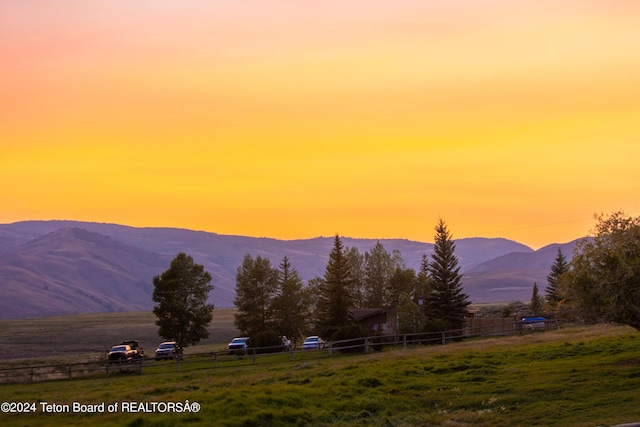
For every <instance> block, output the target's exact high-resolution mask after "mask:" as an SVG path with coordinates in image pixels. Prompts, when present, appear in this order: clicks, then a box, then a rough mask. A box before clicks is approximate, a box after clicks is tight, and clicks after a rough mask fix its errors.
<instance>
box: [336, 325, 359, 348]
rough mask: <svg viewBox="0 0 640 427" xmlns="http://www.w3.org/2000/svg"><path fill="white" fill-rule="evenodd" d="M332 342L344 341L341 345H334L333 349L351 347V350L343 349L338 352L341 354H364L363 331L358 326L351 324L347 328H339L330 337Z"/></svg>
mask: <svg viewBox="0 0 640 427" xmlns="http://www.w3.org/2000/svg"><path fill="white" fill-rule="evenodd" d="M331 340H332V341H344V340H348V341H344V342H341V343H337V344H335V346H334V347H336V348H340V347H353V348H343V349H342V350H340V352H341V353H363V352H364V344H365V339H364V331H363V330H362V328H361V327H360V325H357V324H352V325H348V326H343V327H341V328H339V329H338V330H337V331H336V332H335V333H334V334H333V336H332V337H331Z"/></svg>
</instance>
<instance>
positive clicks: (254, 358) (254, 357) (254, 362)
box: [253, 348, 256, 365]
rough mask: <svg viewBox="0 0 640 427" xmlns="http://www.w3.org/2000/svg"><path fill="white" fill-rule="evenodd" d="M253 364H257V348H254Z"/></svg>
mask: <svg viewBox="0 0 640 427" xmlns="http://www.w3.org/2000/svg"><path fill="white" fill-rule="evenodd" d="M253 364H254V365H255V364H256V349H255V348H254V349H253Z"/></svg>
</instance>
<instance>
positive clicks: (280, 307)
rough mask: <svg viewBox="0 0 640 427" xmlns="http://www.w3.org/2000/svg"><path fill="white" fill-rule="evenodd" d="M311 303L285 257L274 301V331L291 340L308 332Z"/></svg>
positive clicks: (296, 273)
mask: <svg viewBox="0 0 640 427" xmlns="http://www.w3.org/2000/svg"><path fill="white" fill-rule="evenodd" d="M308 307H309V301H308V299H307V298H306V295H305V292H304V291H303V287H302V279H301V278H300V276H299V275H298V272H297V271H296V269H294V268H293V267H291V263H290V262H289V258H287V257H284V259H283V260H282V262H281V263H280V270H279V272H278V292H277V295H276V296H275V297H274V299H273V304H272V308H273V319H274V329H275V330H277V331H279V332H280V333H281V334H283V335H286V336H287V337H289V338H297V337H299V336H301V335H302V333H303V332H304V331H305V330H306V325H307V322H308V320H307V319H308V315H309V308H308Z"/></svg>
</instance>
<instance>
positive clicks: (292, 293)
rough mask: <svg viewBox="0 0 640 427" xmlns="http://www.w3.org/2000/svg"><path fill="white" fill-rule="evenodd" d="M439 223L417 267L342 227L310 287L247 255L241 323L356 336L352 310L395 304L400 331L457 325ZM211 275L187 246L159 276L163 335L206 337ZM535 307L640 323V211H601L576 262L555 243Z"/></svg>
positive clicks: (273, 333)
mask: <svg viewBox="0 0 640 427" xmlns="http://www.w3.org/2000/svg"><path fill="white" fill-rule="evenodd" d="M435 231H436V235H435V245H434V253H433V254H432V256H431V258H429V257H428V256H427V255H426V254H425V255H423V258H422V262H421V265H420V268H419V270H418V271H417V272H416V271H414V270H413V269H410V268H407V267H406V265H405V263H404V261H403V260H402V255H401V254H400V252H399V251H392V252H391V253H389V252H388V251H387V250H386V249H385V248H384V246H383V245H382V244H381V243H380V242H378V243H377V244H376V245H375V246H374V247H373V248H372V249H371V250H370V251H367V252H365V253H364V254H361V253H360V252H359V251H358V250H357V249H356V248H346V247H344V245H343V243H342V240H341V239H340V236H339V235H336V236H335V239H334V243H333V247H332V249H331V252H330V254H329V261H328V263H327V266H326V268H325V273H324V275H323V276H321V277H315V278H313V279H311V280H309V281H308V282H307V284H306V286H305V285H304V284H303V281H302V280H301V278H300V276H299V275H298V273H297V271H296V269H295V267H293V266H292V265H291V263H290V261H289V259H288V258H287V257H284V258H283V260H282V262H281V263H280V265H279V267H278V268H274V267H273V266H272V265H271V262H270V260H269V259H268V258H265V257H260V256H257V257H255V258H254V257H252V256H251V255H250V254H247V255H245V257H244V259H243V261H242V264H241V265H240V266H239V267H238V269H237V274H236V298H235V304H236V307H237V309H238V311H237V314H236V317H235V324H236V327H237V328H238V329H239V330H240V332H241V333H242V334H243V335H248V336H251V337H252V338H254V339H257V342H255V344H256V345H260V344H265V345H270V342H271V341H272V340H274V339H277V336H278V335H287V336H288V337H299V336H302V335H304V334H306V333H310V332H315V333H317V334H319V335H322V336H324V337H326V338H327V339H342V338H353V337H356V336H362V335H361V334H364V332H365V331H362V330H360V329H359V327H358V326H357V324H356V322H355V320H354V319H353V317H352V314H351V309H353V308H381V307H386V306H395V307H396V308H397V315H398V318H397V320H398V332H400V333H410V332H420V331H439V330H446V329H457V328H460V327H461V326H462V325H463V323H464V317H465V314H466V313H467V308H468V306H469V304H470V302H469V300H468V295H467V294H465V293H464V290H463V287H462V275H461V274H460V267H459V266H458V259H457V257H456V255H455V243H454V241H453V239H452V236H451V233H450V232H449V231H448V229H447V226H446V224H445V223H444V221H443V220H440V221H439V222H438V224H437V225H436V227H435ZM210 281H211V275H210V274H209V273H208V272H206V271H205V270H204V268H203V267H202V265H199V264H195V263H194V261H193V259H192V258H191V257H190V256H189V255H187V254H185V253H180V254H178V256H176V258H175V259H174V260H173V261H172V262H171V266H170V268H169V269H168V270H167V271H165V272H164V273H162V274H161V275H159V276H155V277H154V278H153V284H154V291H153V296H152V298H153V301H154V302H155V303H156V305H155V306H154V308H153V312H154V314H155V315H156V317H157V321H156V324H157V325H158V327H159V329H158V334H159V336H161V337H163V338H166V339H167V340H175V341H176V342H177V343H178V344H179V345H180V346H183V347H186V346H187V345H190V344H195V343H197V342H199V341H200V340H201V339H203V338H207V337H208V335H209V333H208V331H207V325H208V324H209V323H210V322H211V319H212V311H213V305H211V304H207V299H208V294H209V292H210V291H211V290H212V289H213V286H212V285H211V284H210ZM531 309H532V311H534V313H535V314H538V313H543V312H544V313H549V314H551V315H553V316H556V317H559V318H563V319H568V320H574V321H581V322H585V323H595V322H614V323H618V324H624V325H629V326H631V327H633V328H635V329H637V330H640V217H631V216H627V215H626V214H624V213H623V212H614V213H612V214H611V215H609V216H604V215H597V216H596V227H595V229H594V230H593V232H592V236H591V237H589V238H585V239H582V240H580V241H579V242H578V244H577V246H576V248H575V251H574V253H573V257H572V259H571V260H570V261H567V258H566V257H565V256H564V254H563V253H562V251H561V250H560V249H558V253H557V256H556V258H555V260H554V262H553V264H552V266H551V269H550V272H549V275H548V276H547V289H546V296H545V297H542V296H541V295H539V292H538V288H537V284H534V293H533V297H532V301H531ZM260 341H262V342H260Z"/></svg>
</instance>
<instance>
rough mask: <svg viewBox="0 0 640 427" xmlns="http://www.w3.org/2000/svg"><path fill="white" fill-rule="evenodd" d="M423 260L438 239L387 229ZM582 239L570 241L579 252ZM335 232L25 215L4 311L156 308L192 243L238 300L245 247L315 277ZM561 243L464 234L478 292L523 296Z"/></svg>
mask: <svg viewBox="0 0 640 427" xmlns="http://www.w3.org/2000/svg"><path fill="white" fill-rule="evenodd" d="M377 241H378V240H377V239H352V238H346V237H343V242H344V244H345V246H347V247H356V248H358V250H359V251H360V252H364V251H368V250H370V249H371V248H372V247H373V246H374V245H375V243H376V242H377ZM380 242H381V243H382V244H383V245H384V247H385V249H386V250H387V251H392V250H396V249H397V250H399V251H400V252H401V253H402V256H403V259H404V260H405V262H406V264H407V266H408V267H411V268H414V269H418V267H419V265H420V261H421V259H422V255H423V254H425V253H426V254H430V253H431V252H432V250H433V245H432V244H430V243H422V242H415V241H409V240H403V239H380ZM573 244H574V243H573V242H572V243H569V244H566V245H563V252H564V253H565V254H566V255H570V254H571V247H572V246H573ZM332 245H333V237H317V238H313V239H304V240H290V241H286V240H277V239H270V238H252V237H244V236H229V235H219V234H215V233H209V232H203V231H193V230H185V229H174V228H135V227H128V226H122V225H116V224H101V223H90V222H78V221H26V222H18V223H13V224H4V225H0V318H5V319H7V318H26V317H41V316H50V315H63V314H75V313H93V312H114V311H138V310H150V309H151V308H152V306H153V302H152V301H151V293H152V291H153V285H152V279H153V276H155V275H158V274H161V273H162V272H163V271H164V270H166V269H167V268H168V266H169V264H170V262H171V260H172V259H173V257H175V255H176V254H177V253H178V252H186V253H188V254H189V255H191V256H192V257H193V258H194V260H195V262H197V263H199V264H202V265H204V267H205V268H206V269H207V270H208V271H209V272H211V274H212V276H213V281H212V283H213V285H214V287H215V289H214V290H213V292H212V293H211V301H212V302H213V303H214V304H215V305H216V306H217V307H230V306H232V305H233V299H234V296H235V272H236V269H237V267H238V266H239V265H240V264H241V262H242V259H243V257H244V255H245V254H247V253H249V254H251V255H252V256H254V257H255V256H258V255H260V256H263V257H268V258H269V259H270V260H271V262H272V264H273V265H274V266H276V267H277V266H278V265H279V264H280V262H281V261H282V258H283V257H284V256H287V257H288V258H289V260H290V261H291V264H292V266H293V267H294V268H296V269H297V270H298V272H299V274H300V276H301V277H302V278H303V280H305V281H307V280H309V279H311V278H313V277H316V276H321V275H323V273H324V268H325V266H326V263H327V260H328V256H329V252H330V250H331V247H332ZM557 246H558V245H550V246H548V247H545V248H542V249H540V250H538V251H533V250H532V249H531V248H529V247H527V246H525V245H522V244H520V243H517V242H513V241H510V240H506V239H486V238H470V239H460V240H456V255H457V256H458V258H459V260H460V265H461V271H462V272H463V273H464V280H463V283H464V288H465V292H467V293H468V294H469V295H470V296H471V300H472V301H474V302H487V301H510V300H524V301H527V300H528V299H530V297H531V292H532V287H533V283H534V282H537V283H538V285H539V287H540V288H541V290H544V287H545V286H546V275H547V274H548V272H549V268H550V266H551V264H552V263H553V260H554V258H555V255H556V251H557Z"/></svg>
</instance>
